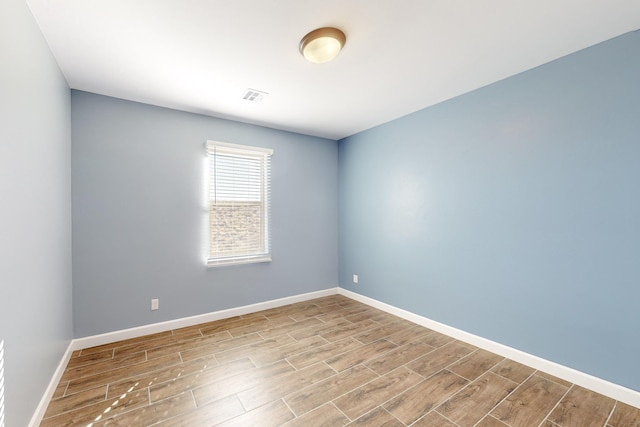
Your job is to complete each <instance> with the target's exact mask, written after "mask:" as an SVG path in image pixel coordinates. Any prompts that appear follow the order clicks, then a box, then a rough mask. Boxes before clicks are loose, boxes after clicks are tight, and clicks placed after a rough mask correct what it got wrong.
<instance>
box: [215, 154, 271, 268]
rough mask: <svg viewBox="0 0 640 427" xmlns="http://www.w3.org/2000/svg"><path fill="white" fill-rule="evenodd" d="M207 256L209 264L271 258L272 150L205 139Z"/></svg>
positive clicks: (261, 260)
mask: <svg viewBox="0 0 640 427" xmlns="http://www.w3.org/2000/svg"><path fill="white" fill-rule="evenodd" d="M206 147H207V156H208V159H209V163H208V164H209V167H208V169H209V190H208V194H209V257H208V259H207V265H210V266H216V265H229V264H241V263H250V262H265V261H271V236H270V231H271V227H270V219H271V211H270V198H271V192H270V189H271V185H270V181H271V155H272V153H273V150H270V149H265V148H258V147H249V146H244V145H237V144H229V143H224V142H218V141H207V144H206Z"/></svg>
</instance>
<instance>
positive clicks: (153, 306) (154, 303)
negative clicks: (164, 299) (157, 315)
mask: <svg viewBox="0 0 640 427" xmlns="http://www.w3.org/2000/svg"><path fill="white" fill-rule="evenodd" d="M159 304H160V301H159V300H158V299H152V300H151V310H157V309H158V308H159Z"/></svg>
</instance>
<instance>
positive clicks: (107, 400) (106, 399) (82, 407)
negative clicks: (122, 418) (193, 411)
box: [43, 385, 149, 422]
mask: <svg viewBox="0 0 640 427" xmlns="http://www.w3.org/2000/svg"><path fill="white" fill-rule="evenodd" d="M107 386H108V385H107ZM99 387H103V386H99ZM96 388H97V387H96ZM147 389H148V387H147ZM89 390H90V389H89ZM107 392H108V390H105V396H108V394H107ZM119 399H122V396H117V397H111V398H109V397H106V398H105V399H103V400H101V401H99V402H94V403H91V404H89V405H84V406H74V407H73V408H72V409H70V410H68V411H63V412H59V413H57V414H55V415H51V416H48V417H46V418H43V421H44V420H45V419H50V418H54V417H58V416H61V415H65V414H70V413H72V412H74V411H80V410H82V409H86V408H89V407H91V406H95V405H100V404H101V403H105V402H109V401H110V400H112V401H114V402H115V401H116V400H119ZM147 406H149V398H148V395H147ZM111 407H113V404H111V405H109V407H108V408H111ZM142 407H144V406H137V405H133V408H130V409H127V410H125V411H124V412H121V413H120V414H126V413H127V412H129V411H133V410H134V409H138V408H142ZM109 412H111V411H109ZM104 414H105V412H104V411H102V413H101V414H99V415H104ZM120 414H112V415H109V416H107V417H104V418H100V422H103V421H106V420H109V419H112V418H114V417H116V416H118V415H120ZM93 422H95V421H93Z"/></svg>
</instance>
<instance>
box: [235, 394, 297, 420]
mask: <svg viewBox="0 0 640 427" xmlns="http://www.w3.org/2000/svg"><path fill="white" fill-rule="evenodd" d="M280 400H281V401H282V403H283V404H284V406H286V407H287V409H288V410H289V412H291V413H292V414H293V418H292V419H290V420H288V421H287V422H291V421H294V420H297V419H298V418H299V417H298V416H296V413H295V412H293V409H291V407H290V406H289V404H287V402H286V401H285V400H284V397H281V398H280ZM275 401H276V400H273V401H272V402H275ZM240 403H242V402H240ZM256 409H257V408H256Z"/></svg>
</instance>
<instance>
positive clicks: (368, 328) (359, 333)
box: [319, 319, 380, 344]
mask: <svg viewBox="0 0 640 427" xmlns="http://www.w3.org/2000/svg"><path fill="white" fill-rule="evenodd" d="M345 320H347V319H345ZM371 321H372V322H375V323H377V322H376V321H375V320H371ZM361 322H363V321H362V320H361ZM358 323H360V322H356V323H351V325H357V324H358ZM379 327H380V324H377V325H370V326H367V327H365V329H363V330H358V331H357V332H353V333H351V334H349V335H347V336H348V337H352V338H353V339H355V340H356V341H360V340H359V339H358V338H356V337H355V335H363V334H365V333H367V332H369V331H370V330H372V329H375V328H379ZM338 328H340V329H341V327H338ZM349 332H352V331H349ZM319 335H321V336H322V334H319ZM322 338H325V337H322ZM345 338H346V337H345ZM325 339H327V338H325ZM338 341H340V340H338ZM332 342H334V341H332ZM360 342H362V341H360ZM363 344H366V343H363Z"/></svg>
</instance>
